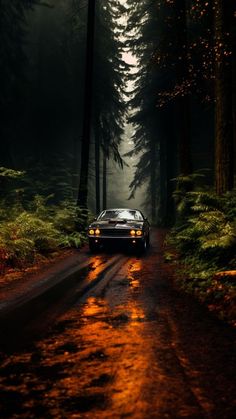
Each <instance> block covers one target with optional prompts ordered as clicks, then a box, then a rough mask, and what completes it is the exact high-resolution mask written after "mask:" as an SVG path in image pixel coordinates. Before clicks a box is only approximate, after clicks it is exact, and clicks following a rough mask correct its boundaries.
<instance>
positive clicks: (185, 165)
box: [176, 0, 192, 175]
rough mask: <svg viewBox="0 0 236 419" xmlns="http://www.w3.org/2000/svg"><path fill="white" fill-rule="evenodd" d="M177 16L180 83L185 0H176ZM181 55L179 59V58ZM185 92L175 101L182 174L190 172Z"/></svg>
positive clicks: (184, 72) (181, 78)
mask: <svg viewBox="0 0 236 419" xmlns="http://www.w3.org/2000/svg"><path fill="white" fill-rule="evenodd" d="M176 18H177V34H176V37H177V56H176V62H177V67H176V68H177V74H176V75H177V83H178V84H179V85H182V84H183V83H185V82H186V80H187V79H188V76H189V75H188V57H187V53H188V27H187V7H186V0H176ZM179 57H181V59H179ZM190 106H191V104H190V99H189V96H187V93H186V92H184V93H183V96H181V93H180V94H179V98H178V100H177V102H176V116H177V129H178V144H179V145H178V155H179V172H180V174H182V175H189V174H190V173H192V157H191V111H190Z"/></svg>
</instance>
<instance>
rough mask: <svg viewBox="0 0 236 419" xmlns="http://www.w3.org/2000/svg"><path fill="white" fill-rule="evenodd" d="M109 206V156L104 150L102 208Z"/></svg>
mask: <svg viewBox="0 0 236 419" xmlns="http://www.w3.org/2000/svg"><path fill="white" fill-rule="evenodd" d="M106 208H107V157H106V153H105V151H103V173H102V209H106Z"/></svg>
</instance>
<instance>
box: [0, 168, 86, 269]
mask: <svg viewBox="0 0 236 419" xmlns="http://www.w3.org/2000/svg"><path fill="white" fill-rule="evenodd" d="M24 175H25V174H24V173H23V172H19V171H14V170H9V169H5V168H0V182H1V184H2V185H3V186H6V184H7V187H8V188H7V189H6V188H5V190H7V193H4V196H2V197H0V273H3V272H4V271H5V269H6V268H8V267H11V268H22V267H25V266H28V265H32V264H33V263H34V262H35V260H36V259H37V257H38V255H43V256H47V255H49V254H50V253H52V252H54V251H56V250H58V249H60V248H67V247H76V248H78V247H80V246H81V245H82V244H83V242H84V240H85V233H84V228H85V224H86V219H85V217H84V215H83V213H82V211H81V210H80V209H79V208H78V207H77V206H76V205H75V203H74V201H73V200H72V199H70V200H66V201H65V200H64V201H62V202H61V203H57V204H53V203H52V198H53V196H52V195H49V196H47V197H45V196H42V195H35V196H34V198H33V199H30V200H29V199H25V197H24V194H23V193H22V189H20V193H19V188H16V185H15V183H14V180H15V179H17V180H18V179H19V178H20V177H21V176H24Z"/></svg>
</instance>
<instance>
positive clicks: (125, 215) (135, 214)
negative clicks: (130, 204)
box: [98, 209, 143, 221]
mask: <svg viewBox="0 0 236 419" xmlns="http://www.w3.org/2000/svg"><path fill="white" fill-rule="evenodd" d="M110 218H112V219H122V220H123V219H125V220H139V221H142V220H143V217H142V214H141V213H140V212H139V211H136V210H128V209H127V210H126V209H125V210H107V211H103V212H102V213H101V214H100V215H99V217H98V220H109V219H110Z"/></svg>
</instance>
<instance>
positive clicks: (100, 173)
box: [93, 0, 127, 212]
mask: <svg viewBox="0 0 236 419" xmlns="http://www.w3.org/2000/svg"><path fill="white" fill-rule="evenodd" d="M118 12H119V10H118V9H117V2H116V0H110V1H108V2H106V3H105V4H104V3H103V2H100V3H99V4H98V5H97V10H96V30H95V62H94V83H93V86H94V106H93V132H94V140H95V172H96V176H95V183H96V211H97V212H99V211H100V204H101V202H100V197H101V195H102V207H103V208H105V207H106V201H107V196H106V195H107V184H108V182H109V179H108V175H107V160H108V159H109V158H110V157H111V158H112V159H113V160H114V161H115V162H116V163H117V164H118V165H119V166H121V167H122V166H123V160H122V158H121V156H120V153H119V144H120V142H121V136H122V132H123V125H124V118H125V114H126V110H125V104H124V98H123V85H124V75H125V70H127V66H126V65H125V63H124V62H123V60H122V47H123V45H122V42H121V41H120V39H119V37H118V36H117V31H120V30H121V28H120V26H119V24H118V23H117V19H118V18H119V13H118ZM101 156H102V158H101ZM100 166H101V168H102V170H100ZM100 180H101V182H100ZM100 185H102V188H103V190H102V194H101V192H100Z"/></svg>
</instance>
